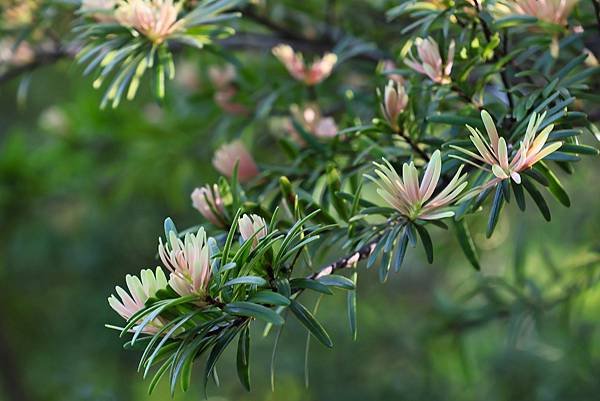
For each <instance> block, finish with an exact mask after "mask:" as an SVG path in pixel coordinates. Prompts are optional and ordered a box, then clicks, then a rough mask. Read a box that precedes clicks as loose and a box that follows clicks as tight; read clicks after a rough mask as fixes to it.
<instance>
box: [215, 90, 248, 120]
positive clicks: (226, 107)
mask: <svg viewBox="0 0 600 401" xmlns="http://www.w3.org/2000/svg"><path fill="white" fill-rule="evenodd" d="M236 94H237V89H236V88H235V87H234V86H227V87H224V88H222V89H219V90H217V91H216V92H215V95H214V99H215V103H216V104H217V105H218V106H219V107H220V108H221V109H222V110H223V111H224V112H226V113H228V114H232V115H245V114H248V108H247V107H246V106H244V105H243V104H240V103H236V102H234V101H233V100H232V99H233V98H234V97H235V95H236Z"/></svg>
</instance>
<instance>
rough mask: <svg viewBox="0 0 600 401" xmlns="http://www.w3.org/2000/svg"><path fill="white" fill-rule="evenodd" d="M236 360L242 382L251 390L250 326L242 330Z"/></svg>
mask: <svg viewBox="0 0 600 401" xmlns="http://www.w3.org/2000/svg"><path fill="white" fill-rule="evenodd" d="M236 362H237V374H238V378H239V379H240V383H242V385H243V386H244V388H245V389H246V390H248V391H250V328H249V327H248V326H246V327H244V329H243V330H242V331H241V332H240V337H239V339H238V348H237V361H236Z"/></svg>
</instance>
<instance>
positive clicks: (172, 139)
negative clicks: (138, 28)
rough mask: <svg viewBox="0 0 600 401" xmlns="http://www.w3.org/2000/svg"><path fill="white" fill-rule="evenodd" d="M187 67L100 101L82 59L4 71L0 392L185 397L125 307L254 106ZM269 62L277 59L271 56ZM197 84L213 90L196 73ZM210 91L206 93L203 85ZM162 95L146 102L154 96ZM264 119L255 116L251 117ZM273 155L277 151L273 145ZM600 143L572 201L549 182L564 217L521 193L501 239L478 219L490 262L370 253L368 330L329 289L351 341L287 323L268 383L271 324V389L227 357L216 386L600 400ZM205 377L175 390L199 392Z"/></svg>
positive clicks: (39, 396)
mask: <svg viewBox="0 0 600 401" xmlns="http://www.w3.org/2000/svg"><path fill="white" fill-rule="evenodd" d="M202 62H203V59H200V60H199V64H198V65H192V66H189V65H188V67H190V68H191V77H192V78H197V79H198V81H199V82H195V81H194V80H193V79H192V81H190V80H187V81H185V82H179V83H177V82H176V83H175V84H174V85H173V86H172V88H170V91H168V93H169V97H168V99H167V101H166V103H165V104H164V105H162V107H161V106H159V105H157V104H155V103H152V102H150V101H148V100H147V99H148V98H149V97H148V96H144V95H143V94H142V95H140V96H139V97H138V99H137V100H136V101H135V102H133V103H125V104H123V105H122V106H121V107H120V108H119V109H118V110H116V111H112V110H107V111H100V110H99V108H98V104H99V102H100V95H101V94H100V93H97V92H96V91H94V90H93V89H92V88H91V84H90V80H89V79H85V78H80V75H81V74H80V72H79V71H74V69H75V68H74V67H73V66H72V65H71V64H70V63H68V62H65V63H60V64H58V65H56V66H53V67H50V68H46V69H44V70H41V71H39V72H37V73H36V74H35V75H34V76H33V80H32V82H31V88H30V91H29V93H28V96H27V99H26V100H25V102H24V103H22V104H21V105H20V106H19V105H18V103H17V90H18V87H17V86H18V82H13V83H10V84H8V85H5V86H2V87H0V312H1V313H0V370H1V372H0V374H1V375H2V381H1V383H2V386H1V387H0V400H16V401H37V400H43V401H52V400H61V401H64V400H123V401H136V400H167V399H169V394H168V389H167V386H166V385H165V384H164V383H163V385H161V386H159V387H158V389H157V390H156V392H155V393H154V394H153V395H152V396H148V395H147V393H146V389H147V385H148V382H147V381H146V382H144V381H143V380H142V378H141V375H139V374H137V373H136V364H137V358H138V357H139V354H137V353H136V352H131V351H128V352H126V351H123V350H122V343H123V341H122V340H121V339H119V337H118V333H117V332H114V331H112V330H109V329H106V328H104V324H105V323H119V322H120V318H119V316H118V315H116V313H114V312H113V311H112V310H111V309H110V308H109V307H108V305H107V302H106V298H107V297H108V295H109V294H110V293H111V292H112V291H113V287H114V285H115V284H119V285H122V284H123V281H124V276H125V274H127V273H137V272H138V271H139V270H140V269H141V268H145V267H152V266H155V265H156V264H157V261H156V259H154V254H155V251H156V246H157V238H158V236H159V235H160V233H161V232H162V221H163V219H164V218H165V217H166V216H171V217H173V218H174V220H175V221H176V222H177V223H178V225H180V226H182V227H183V226H191V225H194V224H197V223H199V222H200V221H201V220H200V216H199V214H198V213H197V212H196V211H195V210H194V209H192V207H191V204H190V203H191V202H190V200H189V194H190V192H191V191H192V189H193V188H194V187H195V186H199V185H202V184H204V183H207V182H212V181H213V180H214V179H216V173H215V171H214V170H213V169H212V167H211V166H210V159H211V157H212V152H213V150H214V149H215V147H216V146H217V145H218V143H219V142H220V141H222V139H223V136H224V135H225V134H227V135H229V136H233V135H237V134H240V133H242V132H243V129H242V126H243V124H244V122H243V120H240V119H237V120H236V121H234V122H230V121H229V119H227V118H222V113H221V111H220V110H218V109H217V108H216V107H215V106H214V104H213V102H212V98H211V90H212V89H211V88H210V87H209V86H207V85H206V84H205V80H206V79H205V77H206V71H205V70H204V68H203V67H202V65H203V64H202ZM263 74H264V75H265V76H268V72H263ZM190 85H198V88H199V89H198V90H197V91H188V90H186V88H187V89H190V88H191V86H190ZM191 93H193V95H191ZM145 99H146V100H145ZM246 129H247V128H246ZM253 152H254V154H255V155H256V157H257V159H258V160H263V159H264V158H265V157H266V156H267V154H268V153H269V152H271V150H269V147H267V146H264V144H255V146H254V148H253ZM599 163H600V161H598V160H597V159H593V158H588V159H587V160H584V161H582V162H581V163H580V164H579V167H578V169H577V171H576V174H575V175H574V176H573V177H570V178H569V179H565V180H564V182H565V185H566V188H567V190H568V191H569V193H570V194H571V199H572V206H571V208H569V209H566V208H564V207H562V206H560V205H559V204H558V203H557V202H555V201H554V200H553V199H551V198H550V197H549V196H548V197H547V198H548V200H549V203H550V205H551V208H552V211H553V222H552V223H546V222H545V221H544V220H543V219H542V217H541V215H540V214H539V212H538V211H537V210H536V209H535V208H534V207H533V205H532V207H530V208H528V210H527V213H520V212H519V211H518V210H516V209H517V208H516V207H515V205H514V204H510V205H509V207H507V208H506V209H505V211H504V214H505V217H506V218H504V219H501V222H500V226H499V227H498V229H497V230H496V232H495V234H494V236H493V237H492V239H490V240H485V239H484V231H485V216H481V217H480V218H481V220H477V219H475V220H470V221H469V222H470V224H471V225H472V226H473V230H474V235H475V240H476V243H477V246H478V248H479V250H480V252H481V254H482V266H483V268H482V272H481V273H477V272H475V271H474V270H473V269H472V267H470V265H469V264H468V262H467V261H466V260H465V259H464V257H463V256H462V253H461V251H460V249H459V247H458V244H457V242H456V240H455V239H454V238H453V236H452V235H445V234H444V233H443V232H442V231H441V230H437V232H436V237H437V238H435V240H436V243H437V244H438V248H437V249H436V255H435V257H436V260H435V262H434V264H433V265H427V264H426V263H425V258H424V255H423V254H422V250H421V249H420V248H417V249H415V250H411V251H410V253H409V255H408V256H407V261H406V262H405V264H404V266H403V270H402V271H401V272H400V273H399V274H394V275H392V276H391V277H390V279H389V280H388V282H387V283H385V284H380V283H379V282H378V281H377V274H376V272H370V271H366V270H364V268H363V267H361V268H360V274H359V284H358V302H359V303H358V325H359V332H358V340H357V341H356V342H353V341H352V340H351V338H350V333H349V327H348V322H347V316H346V309H345V302H346V300H345V294H344V293H342V292H340V293H338V294H336V296H334V297H330V299H326V300H324V302H322V303H321V308H320V311H319V316H320V318H321V320H322V322H323V323H324V324H325V326H326V327H327V328H328V330H329V331H330V333H331V334H332V337H333V339H334V341H335V348H334V350H326V349H324V348H322V347H321V346H320V345H319V344H316V343H315V344H311V347H310V352H309V359H308V366H309V368H310V386H309V387H308V388H305V378H304V363H305V360H304V347H305V343H306V333H305V332H304V331H303V330H302V329H301V328H300V327H299V326H298V325H296V324H295V323H294V322H292V323H291V324H289V325H288V326H286V328H285V330H284V332H283V336H282V340H281V342H280V343H279V352H278V355H277V359H276V366H277V368H278V375H277V377H276V383H275V384H276V386H275V392H271V388H270V383H269V363H270V358H271V350H272V344H273V333H272V334H271V335H270V336H269V337H267V338H262V337H261V332H260V331H259V330H257V331H256V332H255V333H254V340H255V344H256V347H255V348H253V351H254V352H253V355H252V373H251V374H252V379H253V385H254V390H253V392H251V393H246V392H245V391H244V390H243V388H242V386H241V385H239V384H238V382H237V378H236V377H235V367H234V355H233V354H232V355H229V356H225V357H224V358H223V362H222V363H221V364H220V366H219V374H220V378H221V387H220V388H218V387H216V386H215V385H214V384H213V385H211V387H210V388H209V391H208V394H209V399H210V400H215V401H216V400H285V401H294V400H348V401H351V400H365V399H367V400H392V399H394V400H482V399H485V400H592V399H598V394H600V380H599V379H598V378H599V377H600V349H599V347H600V341H599V340H600V330H599V329H600V326H599V316H600V287H599V286H598V285H596V281H597V280H598V277H599V274H598V260H599V258H600V254H599V252H600V242H599V240H598V233H599V231H598V228H599V227H600V211H599V210H598V208H597V205H598V194H599V192H598V173H597V169H598V167H600V164H599ZM201 368H202V367H201V366H199V368H198V369H197V372H196V377H197V378H198V380H197V382H198V383H196V385H195V386H193V387H192V389H191V390H190V391H189V392H188V393H187V394H182V393H177V394H176V396H175V399H176V400H199V399H202V397H203V394H202V391H201V389H200V385H199V382H200V380H199V378H200V376H201Z"/></svg>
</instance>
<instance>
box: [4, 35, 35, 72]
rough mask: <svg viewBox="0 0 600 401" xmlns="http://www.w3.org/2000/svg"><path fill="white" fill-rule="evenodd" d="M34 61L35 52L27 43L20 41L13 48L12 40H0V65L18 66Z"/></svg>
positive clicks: (13, 42)
mask: <svg viewBox="0 0 600 401" xmlns="http://www.w3.org/2000/svg"><path fill="white" fill-rule="evenodd" d="M34 59H35V51H34V50H33V49H32V48H31V46H30V45H29V43H27V42H25V41H21V42H20V43H19V44H18V45H17V46H16V48H15V41H14V39H12V38H5V39H2V40H0V64H5V63H6V64H10V65H15V66H20V65H23V64H28V63H31V62H32V61H33V60H34Z"/></svg>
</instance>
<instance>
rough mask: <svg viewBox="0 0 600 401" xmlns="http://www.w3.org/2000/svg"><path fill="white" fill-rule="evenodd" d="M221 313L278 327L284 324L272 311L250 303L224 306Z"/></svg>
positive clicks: (233, 303)
mask: <svg viewBox="0 0 600 401" xmlns="http://www.w3.org/2000/svg"><path fill="white" fill-rule="evenodd" d="M223 311H225V312H226V313H229V314H230V315H235V316H245V317H252V318H255V319H260V320H262V321H265V322H267V323H271V324H273V325H275V326H280V325H282V324H283V323H284V320H283V318H282V317H281V316H279V315H278V314H277V313H275V312H274V311H273V310H271V309H269V308H266V307H264V306H262V305H258V304H254V303H252V302H246V301H240V302H232V303H230V304H227V305H225V307H224V308H223Z"/></svg>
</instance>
